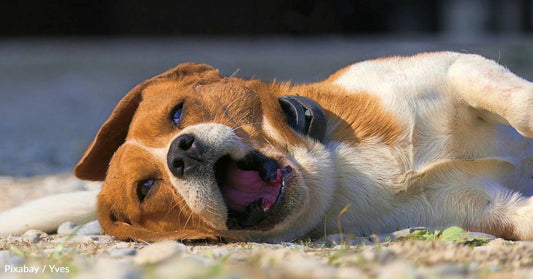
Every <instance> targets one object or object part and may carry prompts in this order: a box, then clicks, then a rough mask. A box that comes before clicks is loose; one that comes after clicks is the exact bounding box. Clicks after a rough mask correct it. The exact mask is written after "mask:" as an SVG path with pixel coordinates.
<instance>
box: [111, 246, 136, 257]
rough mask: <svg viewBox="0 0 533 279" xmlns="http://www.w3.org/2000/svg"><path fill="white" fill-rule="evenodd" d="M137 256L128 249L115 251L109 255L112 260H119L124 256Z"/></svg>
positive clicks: (131, 249)
mask: <svg viewBox="0 0 533 279" xmlns="http://www.w3.org/2000/svg"><path fill="white" fill-rule="evenodd" d="M136 254H137V250H135V249H133V248H129V249H117V250H113V251H111V252H110V253H109V255H110V256H111V257H113V258H121V257H125V256H135V255H136Z"/></svg>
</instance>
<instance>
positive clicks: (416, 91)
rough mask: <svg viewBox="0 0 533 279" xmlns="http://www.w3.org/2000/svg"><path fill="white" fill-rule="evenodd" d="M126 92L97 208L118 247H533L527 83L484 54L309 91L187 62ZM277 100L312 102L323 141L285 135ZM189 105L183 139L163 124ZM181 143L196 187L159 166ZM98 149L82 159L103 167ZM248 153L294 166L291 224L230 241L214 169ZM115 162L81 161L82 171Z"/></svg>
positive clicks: (373, 65)
mask: <svg viewBox="0 0 533 279" xmlns="http://www.w3.org/2000/svg"><path fill="white" fill-rule="evenodd" d="M128 95H129V97H127V98H128V99H130V100H133V102H137V104H135V105H131V102H128V105H129V107H130V108H131V110H133V112H128V113H124V112H122V115H121V114H120V113H119V114H115V113H114V115H112V116H111V118H110V120H108V122H107V123H106V124H105V125H104V127H103V128H102V129H103V130H106V127H105V126H106V125H107V126H114V125H116V124H114V123H121V125H124V123H129V122H131V123H129V130H128V131H127V135H126V134H124V135H122V136H121V137H120V138H118V137H117V138H118V140H119V143H118V145H122V146H121V147H120V148H119V149H118V152H116V153H115V155H114V156H113V159H112V160H111V161H110V164H109V166H110V167H109V170H108V171H107V176H106V179H105V182H104V186H103V189H102V192H101V194H100V195H99V197H98V211H99V215H98V216H99V219H100V221H101V222H102V226H103V228H104V230H105V231H106V232H108V233H110V234H112V235H116V236H118V237H120V238H132V239H137V240H156V239H160V238H205V237H211V238H217V237H225V238H228V239H247V240H258V241H281V240H293V239H297V238H300V237H303V236H305V235H307V234H309V233H312V234H314V235H316V234H317V232H320V233H318V234H323V233H326V234H332V233H338V228H339V227H340V226H342V228H343V231H344V232H345V233H354V234H359V235H360V234H369V233H375V232H378V233H379V232H387V231H392V230H395V229H398V228H402V227H407V226H419V225H423V226H429V227H443V226H449V225H459V226H462V227H465V228H466V229H470V230H477V231H484V232H487V233H492V234H495V235H497V236H502V237H506V238H518V239H531V238H533V229H532V228H530V226H531V224H533V222H532V221H533V214H532V213H533V207H532V205H530V204H529V203H530V202H529V201H528V200H527V199H526V198H524V197H523V196H522V194H521V193H520V192H522V193H523V194H526V195H529V194H531V192H532V190H533V189H532V188H533V187H532V186H533V179H532V178H531V177H532V173H533V167H532V163H531V162H532V160H533V157H532V153H533V152H532V151H531V149H532V148H531V146H530V144H531V141H530V140H529V139H527V138H525V137H523V136H530V137H531V136H533V129H532V126H533V120H532V119H533V118H532V115H531V113H529V112H530V111H533V86H532V84H531V83H529V82H527V81H525V80H523V79H520V78H518V77H516V76H515V75H513V74H512V73H510V72H509V71H507V70H506V69H504V68H503V67H501V66H500V65H498V64H496V63H495V62H493V61H490V60H487V59H484V58H482V57H480V56H476V55H466V54H458V53H448V52H445V53H429V54H420V55H417V56H412V57H392V58H385V59H377V60H370V61H365V62H361V63H357V64H354V65H352V66H349V67H346V68H344V69H342V70H341V71H339V72H338V73H335V74H333V75H332V76H331V77H329V78H328V79H326V80H325V81H323V82H319V83H314V84H303V85H293V84H290V83H276V82H273V83H266V82H262V81H258V80H251V81H249V80H242V79H239V78H235V77H220V76H219V74H218V72H217V71H216V70H213V69H212V68H210V67H208V66H203V65H196V64H183V65H180V66H179V67H177V68H176V69H173V70H170V71H169V72H167V73H165V74H163V75H161V76H159V77H156V78H154V79H152V80H149V81H147V82H145V83H144V84H142V85H140V86H139V87H137V88H136V89H134V90H132V91H131V92H130V93H128ZM282 95H301V96H307V97H310V98H312V99H314V100H315V101H317V102H318V103H319V104H320V105H321V106H322V107H323V108H324V110H325V112H326V116H327V122H328V123H327V132H326V138H325V140H324V142H322V143H320V142H315V141H314V140H312V139H310V138H307V137H306V136H305V135H301V134H298V133H296V132H294V131H293V130H291V129H290V127H289V126H288V124H287V121H286V119H285V116H284V114H283V113H282V111H281V109H280V106H279V104H278V101H277V98H278V97H279V96H282ZM183 101H185V106H184V111H183V116H182V119H181V121H180V124H179V127H178V128H176V127H174V126H173V125H172V123H171V122H170V121H168V119H167V116H168V115H169V114H170V113H171V111H172V109H173V108H174V107H175V106H176V105H178V104H179V103H181V102H183ZM124 105H125V104H122V106H124ZM116 110H118V111H119V112H120V111H122V109H121V108H120V105H119V107H117V109H116ZM123 115H126V117H127V118H130V119H129V120H123V119H121V118H123V117H124V116H123ZM506 124H511V125H512V126H513V127H514V128H515V129H517V130H518V132H519V133H521V134H522V135H523V136H522V135H520V134H519V133H517V132H516V130H514V129H513V128H511V127H508V126H505V125H506ZM109 131H110V132H107V133H112V129H109ZM107 133H106V134H107ZM183 133H192V134H194V135H195V136H196V137H198V138H199V139H201V140H203V141H204V142H209V145H210V146H211V147H210V149H209V151H208V152H211V153H209V154H208V155H206V156H207V157H208V158H211V159H212V160H213V162H211V163H210V164H209V165H207V166H206V168H205V169H204V171H202V173H201V174H200V175H199V177H201V178H198V179H195V180H186V179H178V178H176V177H173V176H172V174H171V173H170V171H169V170H168V167H166V165H165V164H166V153H167V151H168V148H169V145H170V143H171V142H172V140H173V139H175V138H176V137H178V136H179V135H181V134H183ZM102 136H105V135H104V134H99V135H98V136H97V138H96V139H95V141H98V138H100V137H102ZM99 148H103V147H102V144H96V145H93V146H92V147H91V148H90V149H89V150H88V152H87V155H86V157H87V156H88V157H91V156H95V157H98V149H99ZM252 149H256V150H259V151H261V152H263V153H264V154H266V155H268V156H271V157H273V158H276V159H277V160H278V161H279V162H280V163H281V164H288V165H291V166H292V167H293V168H294V169H295V170H296V173H297V179H295V180H296V181H294V183H293V185H291V187H290V188H291V191H289V193H288V195H287V197H286V198H285V199H284V203H283V205H282V206H281V208H282V209H283V211H284V213H285V214H282V213H279V214H278V215H274V216H272V217H271V218H272V219H273V221H271V222H272V224H273V225H272V226H271V227H270V228H269V229H264V230H254V229H250V230H242V231H231V230H227V227H226V225H225V220H226V218H227V214H226V207H225V205H224V202H223V199H222V197H221V194H220V191H219V190H218V188H217V185H216V181H215V179H214V174H213V171H212V168H213V165H214V161H215V160H216V159H217V158H219V157H220V156H222V155H224V154H231V156H232V157H233V159H234V160H238V159H239V158H240V157H242V156H244V154H245V153H246V152H247V151H249V150H252ZM107 163H108V162H107V159H106V158H104V159H103V160H100V161H98V160H97V159H93V162H92V163H91V164H87V163H85V162H84V160H83V159H82V161H81V162H80V165H78V169H77V174H78V175H79V176H81V177H84V173H85V171H83V169H90V168H91V165H93V164H107ZM147 177H154V178H158V179H160V182H159V183H158V186H157V187H158V188H157V189H156V191H155V193H154V194H153V195H152V196H150V197H149V198H147V200H146V201H144V202H143V203H142V204H141V203H140V202H139V201H138V198H137V197H136V195H135V191H134V189H135V183H136V181H139V180H142V179H146V178H147ZM85 178H89V179H90V178H92V177H85ZM347 205H349V207H348V209H347V210H346V211H345V212H344V213H343V214H342V218H341V223H342V224H338V219H337V216H338V215H339V214H340V212H341V211H342V209H343V208H345V207H346V206H347ZM139 231H140V232H139Z"/></svg>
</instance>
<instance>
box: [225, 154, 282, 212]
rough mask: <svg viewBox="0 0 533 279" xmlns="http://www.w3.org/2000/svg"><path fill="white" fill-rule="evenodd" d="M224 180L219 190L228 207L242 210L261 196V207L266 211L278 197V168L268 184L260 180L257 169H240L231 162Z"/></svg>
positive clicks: (279, 173)
mask: <svg viewBox="0 0 533 279" xmlns="http://www.w3.org/2000/svg"><path fill="white" fill-rule="evenodd" d="M225 181H226V183H225V185H221V186H220V190H221V191H222V196H223V197H224V201H225V202H226V205H227V206H228V207H229V209H231V210H234V211H237V212H242V211H244V210H245V209H246V207H247V206H248V205H249V204H250V203H252V202H254V201H256V200H258V199H260V198H263V208H264V209H265V211H267V210H268V209H270V207H271V206H272V205H273V204H274V202H275V201H276V199H277V197H278V194H279V188H280V187H281V171H280V170H279V169H278V173H277V177H276V181H274V182H273V183H272V184H270V183H267V182H264V181H263V180H261V178H260V177H259V172H258V171H247V170H242V169H239V168H238V167H237V164H235V163H232V164H231V165H230V166H229V168H228V171H227V173H226V179H225Z"/></svg>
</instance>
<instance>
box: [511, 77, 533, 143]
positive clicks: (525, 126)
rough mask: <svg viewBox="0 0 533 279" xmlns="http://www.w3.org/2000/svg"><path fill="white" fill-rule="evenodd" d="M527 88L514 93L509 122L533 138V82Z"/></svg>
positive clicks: (520, 131)
mask: <svg viewBox="0 0 533 279" xmlns="http://www.w3.org/2000/svg"><path fill="white" fill-rule="evenodd" d="M530 85H531V86H529V87H528V88H527V89H526V90H521V91H520V92H516V94H514V97H515V98H514V102H513V103H512V106H511V107H510V108H509V110H508V111H509V115H508V116H507V119H508V121H509V123H510V124H511V125H512V126H513V127H514V128H515V129H516V130H517V131H518V132H519V133H520V134H522V135H523V136H525V137H529V138H533V83H530Z"/></svg>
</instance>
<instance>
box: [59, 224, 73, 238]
mask: <svg viewBox="0 0 533 279" xmlns="http://www.w3.org/2000/svg"><path fill="white" fill-rule="evenodd" d="M75 227H76V223H74V222H71V221H67V222H63V223H61V225H59V227H57V234H59V235H65V234H71V233H72V232H73V231H74V228H75Z"/></svg>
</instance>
